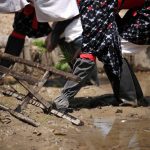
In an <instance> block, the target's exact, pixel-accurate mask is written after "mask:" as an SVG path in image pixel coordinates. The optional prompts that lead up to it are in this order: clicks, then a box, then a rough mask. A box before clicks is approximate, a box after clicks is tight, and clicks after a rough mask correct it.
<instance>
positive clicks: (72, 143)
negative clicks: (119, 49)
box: [0, 15, 150, 150]
mask: <svg viewBox="0 0 150 150" xmlns="http://www.w3.org/2000/svg"><path fill="white" fill-rule="evenodd" d="M12 19H13V15H0V34H1V35H8V34H9V33H10V32H11V24H12ZM2 27H3V28H2ZM99 76H100V86H99V87H97V86H94V85H93V86H85V87H83V88H82V89H81V90H80V92H79V93H78V94H77V96H76V97H75V100H74V101H73V102H72V103H71V105H72V107H74V108H75V111H74V112H73V113H72V115H73V116H75V117H77V118H79V119H81V120H82V121H83V122H84V126H75V125H73V124H71V123H70V122H68V121H67V120H65V119H61V118H57V117H55V116H53V115H46V114H44V113H43V110H41V109H40V108H37V107H35V106H32V105H28V108H27V109H26V110H25V111H24V114H25V115H27V116H29V117H30V118H32V119H35V120H36V121H37V122H39V123H40V126H39V127H32V126H31V125H28V124H26V123H23V122H21V121H19V120H18V119H16V118H14V117H12V116H11V115H10V114H9V113H8V112H4V111H0V150H77V149H78V150H127V149H132V150H149V149H150V142H149V141H150V140H149V139H150V115H149V114H150V107H131V106H122V107H115V106H112V105H111V104H112V103H111V100H112V99H113V97H112V95H111V93H112V90H111V87H110V84H109V82H108V80H107V78H106V76H105V74H99ZM137 77H138V79H139V81H140V84H141V86H142V89H143V92H144V95H145V97H146V98H147V99H150V89H149V87H150V72H138V73H137ZM64 82H65V81H64V80H62V78H53V79H50V80H49V82H48V83H47V84H46V85H45V87H43V88H42V90H41V92H40V94H41V95H43V97H44V98H45V99H46V100H48V101H52V100H53V99H54V98H56V97H57V96H58V95H59V93H60V91H61V88H62V87H63V85H64ZM8 84H10V82H9V83H8V82H7V81H6V83H5V87H8ZM11 86H13V87H14V88H15V89H17V91H19V92H21V93H26V91H25V90H24V89H23V88H22V87H21V86H20V85H19V84H18V83H16V82H13V83H12V84H11ZM18 103H19V101H17V100H16V99H15V98H12V97H6V96H4V95H2V94H1V96H0V104H3V105H5V106H8V107H11V108H12V109H14V108H15V107H16V105H17V104H18Z"/></svg>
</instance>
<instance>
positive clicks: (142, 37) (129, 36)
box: [120, 0, 150, 44]
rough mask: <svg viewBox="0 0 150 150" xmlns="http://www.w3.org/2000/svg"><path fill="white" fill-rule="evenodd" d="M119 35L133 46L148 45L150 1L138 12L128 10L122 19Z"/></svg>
mask: <svg viewBox="0 0 150 150" xmlns="http://www.w3.org/2000/svg"><path fill="white" fill-rule="evenodd" d="M123 22H124V23H123V25H122V26H123V27H122V29H121V33H120V35H121V36H122V38H123V39H125V40H128V41H130V42H132V43H135V44H150V0H145V4H144V6H143V7H142V8H140V9H138V10H136V11H135V10H129V11H128V12H127V13H126V15H125V16H124V18H123Z"/></svg>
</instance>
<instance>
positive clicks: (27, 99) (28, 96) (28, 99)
mask: <svg viewBox="0 0 150 150" xmlns="http://www.w3.org/2000/svg"><path fill="white" fill-rule="evenodd" d="M49 75H50V73H49V71H46V72H45V74H44V75H43V77H42V78H41V80H40V81H39V83H38V84H37V86H34V87H33V89H34V90H35V92H36V93H38V92H39V91H40V89H41V88H42V87H43V85H44V84H45V82H46V81H47V79H48V78H49ZM32 98H33V95H32V94H31V93H30V92H28V94H27V95H26V96H25V98H24V99H23V101H22V103H21V104H19V105H18V106H17V107H16V109H15V111H17V112H21V111H22V110H23V109H25V108H26V106H27V104H28V103H29V101H30V100H31V99H32Z"/></svg>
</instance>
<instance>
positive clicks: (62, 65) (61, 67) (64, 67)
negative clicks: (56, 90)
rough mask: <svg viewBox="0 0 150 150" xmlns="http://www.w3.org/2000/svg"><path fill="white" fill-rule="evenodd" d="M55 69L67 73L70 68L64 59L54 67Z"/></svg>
mask: <svg viewBox="0 0 150 150" xmlns="http://www.w3.org/2000/svg"><path fill="white" fill-rule="evenodd" d="M55 68H56V69H58V70H62V71H65V72H68V71H69V70H70V66H69V64H68V63H67V60H66V59H65V58H63V59H61V60H60V61H59V62H58V63H57V64H56V65H55Z"/></svg>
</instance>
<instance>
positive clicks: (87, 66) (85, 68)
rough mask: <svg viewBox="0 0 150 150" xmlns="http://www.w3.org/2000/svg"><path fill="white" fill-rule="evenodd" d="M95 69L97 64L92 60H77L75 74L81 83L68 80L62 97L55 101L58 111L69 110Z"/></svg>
mask: <svg viewBox="0 0 150 150" xmlns="http://www.w3.org/2000/svg"><path fill="white" fill-rule="evenodd" d="M94 67H95V62H94V61H92V60H90V59H82V58H77V60H76V62H75V64H74V69H73V74H74V75H76V76H78V77H80V78H81V81H80V82H78V83H77V82H74V81H70V80H68V81H67V82H66V84H65V86H64V88H63V90H62V92H61V95H60V96H59V97H57V98H56V99H55V100H54V103H55V105H56V108H57V109H60V108H68V107H69V101H70V100H71V99H72V98H73V97H74V96H75V95H76V94H77V93H78V91H79V90H80V89H81V87H82V86H83V84H84V83H85V82H86V80H87V79H88V78H89V75H90V73H91V72H92V71H93V69H94Z"/></svg>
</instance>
